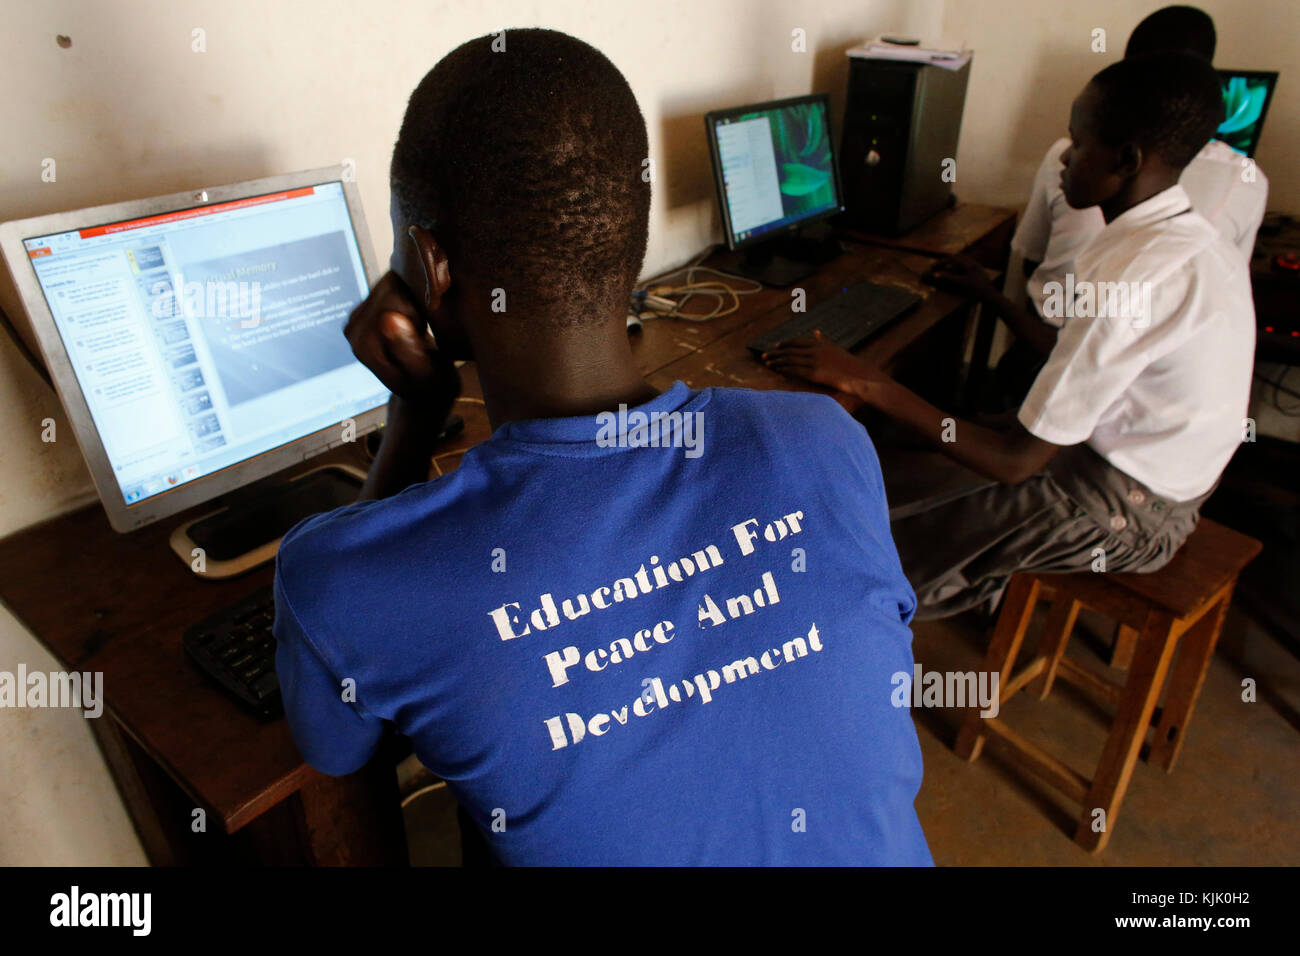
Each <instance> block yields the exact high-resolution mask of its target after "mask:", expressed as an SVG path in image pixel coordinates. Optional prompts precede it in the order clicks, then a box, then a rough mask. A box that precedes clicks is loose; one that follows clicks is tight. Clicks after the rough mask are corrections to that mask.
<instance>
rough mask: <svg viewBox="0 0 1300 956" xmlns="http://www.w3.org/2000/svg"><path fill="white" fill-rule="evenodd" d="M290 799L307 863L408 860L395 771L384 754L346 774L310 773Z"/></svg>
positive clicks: (385, 863)
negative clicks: (330, 775) (333, 775)
mask: <svg viewBox="0 0 1300 956" xmlns="http://www.w3.org/2000/svg"><path fill="white" fill-rule="evenodd" d="M381 754H382V752H381ZM292 800H293V807H294V815H295V818H296V819H297V822H298V832H299V840H300V843H301V845H302V849H303V852H304V856H305V857H306V860H307V862H308V863H310V864H311V865H315V866H409V865H410V858H409V856H408V854H407V848H406V828H405V826H404V825H403V823H402V807H401V797H400V795H399V794H398V790H397V774H396V773H395V772H394V770H393V764H392V763H391V762H390V761H388V760H387V759H386V755H381V756H380V757H379V758H376V759H375V760H372V761H371V762H370V764H368V765H367V766H366V767H365V768H363V769H362V770H359V771H357V772H356V773H354V774H349V775H348V776H346V777H327V776H325V775H324V774H319V773H313V774H312V778H311V780H310V781H309V782H307V783H306V784H304V785H303V787H302V788H301V789H300V790H299V791H298V792H297V793H296V794H294V796H293V798H292Z"/></svg>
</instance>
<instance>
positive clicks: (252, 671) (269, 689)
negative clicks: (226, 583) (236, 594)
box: [183, 587, 284, 720]
mask: <svg viewBox="0 0 1300 956" xmlns="http://www.w3.org/2000/svg"><path fill="white" fill-rule="evenodd" d="M274 621H275V598H274V597H273V595H272V593H271V589H270V588H269V587H265V588H262V589H261V590H260V591H255V592H254V593H253V594H251V595H249V596H248V597H246V598H244V599H243V600H242V601H239V602H237V603H235V604H232V605H230V606H229V607H226V608H222V609H221V610H220V611H218V612H217V613H216V614H214V615H212V616H211V617H209V618H208V619H207V620H205V621H202V622H200V623H198V624H196V625H194V627H192V628H190V629H189V630H188V631H186V632H185V637H184V639H183V643H184V645H185V650H186V652H187V653H188V654H189V655H190V657H191V658H192V659H193V660H194V662H195V663H197V664H198V665H199V667H200V668H202V669H203V671H204V672H205V673H206V674H207V675H208V676H209V677H211V678H212V679H213V680H215V681H216V682H217V683H218V684H220V685H221V686H222V687H223V688H224V689H225V690H226V692H227V693H228V694H230V695H231V696H232V697H234V698H235V699H236V700H238V701H239V702H240V703H241V704H243V705H244V706H245V707H247V708H248V709H249V710H251V711H253V713H255V714H257V715H258V716H259V717H263V718H265V719H268V720H269V719H272V718H275V717H279V716H280V714H282V713H283V712H284V708H283V706H282V704H281V701H280V682H279V680H278V679H277V678H276V676H275V638H274V637H273V636H272V635H271V625H272V623H273V622H274Z"/></svg>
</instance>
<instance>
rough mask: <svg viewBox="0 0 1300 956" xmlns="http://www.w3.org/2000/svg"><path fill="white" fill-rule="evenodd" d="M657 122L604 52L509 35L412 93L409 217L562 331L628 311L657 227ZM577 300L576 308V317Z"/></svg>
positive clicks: (444, 63) (401, 202)
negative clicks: (653, 172) (652, 173)
mask: <svg viewBox="0 0 1300 956" xmlns="http://www.w3.org/2000/svg"><path fill="white" fill-rule="evenodd" d="M648 156H649V146H648V144H647V140H646V129H645V121H644V119H643V118H642V116H641V111H640V109H639V108H638V107H637V102H636V97H635V96H633V94H632V90H631V88H630V87H629V86H628V83H627V80H625V79H624V78H623V75H622V74H621V73H620V72H619V71H618V69H617V68H616V67H615V66H614V64H613V63H611V62H610V61H609V60H608V59H607V58H606V57H605V56H604V54H602V53H601V52H600V51H599V50H597V49H595V48H594V47H591V46H589V45H587V44H586V43H583V42H582V41H581V40H577V39H575V38H573V37H571V36H568V35H566V34H564V33H559V32H556V31H553V30H532V29H529V30H508V31H504V32H502V33H497V34H489V35H487V36H482V37H479V38H478V39H475V40H470V41H469V42H468V43H465V44H463V45H461V46H459V47H457V48H456V49H455V50H453V51H452V52H451V53H449V54H447V55H446V56H445V57H443V59H442V60H441V61H439V63H438V64H437V65H436V66H435V67H434V68H433V69H432V70H430V71H429V73H428V74H427V75H426V76H425V77H424V79H423V80H421V81H420V84H419V85H418V86H417V87H416V88H415V91H414V92H413V93H412V94H411V99H410V102H409V103H408V105H407V108H406V116H405V118H404V119H403V121H402V127H401V131H400V132H399V133H398V137H397V144H396V145H395V146H394V148H393V162H392V168H391V170H390V179H391V183H390V185H391V188H392V192H393V196H394V199H395V200H396V202H397V206H398V212H399V213H400V214H401V215H402V216H403V217H404V218H405V219H406V220H407V222H408V223H409V224H412V225H419V226H423V227H425V228H427V229H429V230H430V231H432V232H434V235H435V236H436V237H437V238H438V240H439V242H441V243H443V244H444V245H445V246H446V247H447V249H448V254H449V256H450V257H452V267H453V269H455V266H456V262H457V261H460V262H462V263H465V264H467V266H468V268H469V269H471V270H472V271H473V272H474V273H475V274H476V275H478V276H480V277H482V278H483V279H484V280H485V281H488V282H490V283H492V286H493V288H497V287H499V288H502V289H504V290H505V292H506V299H505V303H506V311H507V313H510V312H516V311H518V312H519V314H522V315H526V316H528V318H529V320H530V322H536V323H539V324H542V325H549V326H552V327H555V326H560V325H567V326H575V325H584V324H596V323H597V322H598V321H599V320H606V319H608V318H609V312H610V311H612V310H621V309H623V308H625V307H626V303H627V299H628V295H629V294H630V291H631V287H632V285H633V284H634V283H635V281H636V278H637V275H638V274H639V272H640V269H641V263H642V260H643V258H644V256H645V248H646V235H647V232H648V229H649V218H650V185H649V179H650V177H649V175H648V172H647V160H648ZM569 302H573V303H574V305H575V307H574V308H572V309H569V308H566V304H567V303H569Z"/></svg>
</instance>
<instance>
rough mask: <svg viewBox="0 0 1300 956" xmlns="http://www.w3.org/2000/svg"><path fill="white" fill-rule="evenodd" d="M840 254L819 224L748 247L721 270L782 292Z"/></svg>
mask: <svg viewBox="0 0 1300 956" xmlns="http://www.w3.org/2000/svg"><path fill="white" fill-rule="evenodd" d="M843 252H844V247H843V246H841V245H840V244H839V241H838V240H836V239H835V238H833V237H832V235H831V230H830V228H829V227H827V226H825V225H821V224H819V225H818V226H813V227H811V228H808V229H804V230H800V231H799V232H795V233H790V234H788V235H784V236H779V237H777V238H775V239H769V240H767V241H766V242H760V243H758V244H757V245H754V246H750V247H749V248H748V249H746V250H745V251H744V254H743V255H742V256H741V257H740V258H739V259H738V260H736V261H735V262H728V263H727V264H726V266H725V268H724V271H726V272H734V273H736V274H737V275H741V276H744V277H745V278H746V279H754V280H755V281H757V282H761V283H763V285H769V286H775V287H777V288H778V289H785V288H788V287H789V286H792V285H794V284H795V283H796V282H798V281H799V280H800V279H806V278H808V277H809V276H810V275H812V274H813V273H814V272H816V271H817V269H818V267H820V266H822V265H824V264H826V263H827V262H830V261H831V260H832V259H834V258H835V257H837V256H839V255H841V254H842V253H843Z"/></svg>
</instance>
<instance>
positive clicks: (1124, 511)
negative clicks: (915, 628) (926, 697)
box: [889, 445, 1212, 620]
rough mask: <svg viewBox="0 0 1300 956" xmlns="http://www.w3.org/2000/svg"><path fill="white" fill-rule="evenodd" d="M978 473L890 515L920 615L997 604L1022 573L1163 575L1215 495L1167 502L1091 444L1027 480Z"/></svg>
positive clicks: (1064, 452)
mask: <svg viewBox="0 0 1300 956" xmlns="http://www.w3.org/2000/svg"><path fill="white" fill-rule="evenodd" d="M973 477H974V480H972V482H971V483H970V484H969V485H968V486H967V487H964V488H961V489H959V490H949V491H946V492H943V493H940V494H938V495H935V496H931V497H928V498H924V499H922V500H919V501H914V502H911V503H908V504H905V505H902V506H900V507H898V508H894V509H892V510H891V511H890V515H889V517H890V524H891V527H892V529H893V534H894V542H895V544H896V545H897V546H898V554H899V558H900V559H901V560H902V563H903V570H904V572H905V573H906V574H907V578H908V580H909V581H910V582H911V584H912V587H913V588H914V589H915V591H916V597H917V611H916V618H917V619H918V620H926V619H929V618H938V617H947V616H949V615H952V614H957V613H959V612H961V611H964V610H967V609H969V608H973V607H978V606H979V605H981V604H986V605H988V606H989V608H990V609H991V608H992V606H993V605H994V604H996V602H997V601H998V599H999V598H1000V597H1001V594H1002V591H1003V589H1004V588H1005V587H1006V583H1007V581H1008V580H1009V579H1010V577H1011V575H1013V574H1015V573H1017V572H1020V571H1039V572H1070V571H1086V570H1089V569H1094V570H1102V569H1103V568H1104V570H1106V571H1133V572H1149V571H1155V570H1157V569H1159V568H1161V567H1163V566H1164V565H1165V564H1167V563H1168V562H1169V560H1170V558H1172V557H1173V556H1174V552H1176V551H1177V550H1178V548H1179V547H1180V546H1181V545H1182V543H1183V542H1184V541H1186V540H1187V536H1188V535H1190V534H1191V533H1192V531H1193V530H1194V529H1195V528H1196V521H1197V517H1198V515H1199V512H1200V507H1201V504H1202V503H1203V502H1204V501H1205V499H1206V498H1208V497H1209V494H1210V493H1209V492H1206V493H1205V494H1204V495H1202V496H1200V497H1199V498H1194V499H1192V500H1191V501H1185V502H1172V501H1169V500H1167V499H1165V498H1161V497H1160V496H1159V495H1157V494H1155V493H1154V492H1153V491H1151V489H1150V488H1147V487H1146V486H1145V485H1143V484H1142V483H1141V482H1139V481H1137V480H1136V479H1134V478H1131V477H1129V476H1128V475H1127V474H1125V473H1124V472H1122V471H1120V470H1119V469H1118V468H1115V467H1114V466H1113V465H1111V464H1110V463H1109V462H1107V461H1106V460H1105V459H1104V458H1102V457H1101V456H1100V455H1098V454H1097V453H1096V452H1094V451H1093V450H1092V449H1091V448H1089V447H1088V446H1087V445H1075V446H1072V447H1069V448H1064V449H1062V450H1061V451H1060V452H1058V453H1057V455H1056V457H1055V458H1053V459H1052V461H1051V462H1049V463H1048V466H1047V468H1046V469H1044V471H1043V472H1041V473H1040V474H1038V475H1035V476H1034V477H1032V478H1030V479H1028V480H1027V481H1024V482H1022V483H1020V484H1018V485H1004V484H1001V483H999V482H993V481H988V480H986V479H982V478H978V476H973ZM1211 490H1212V489H1211Z"/></svg>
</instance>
